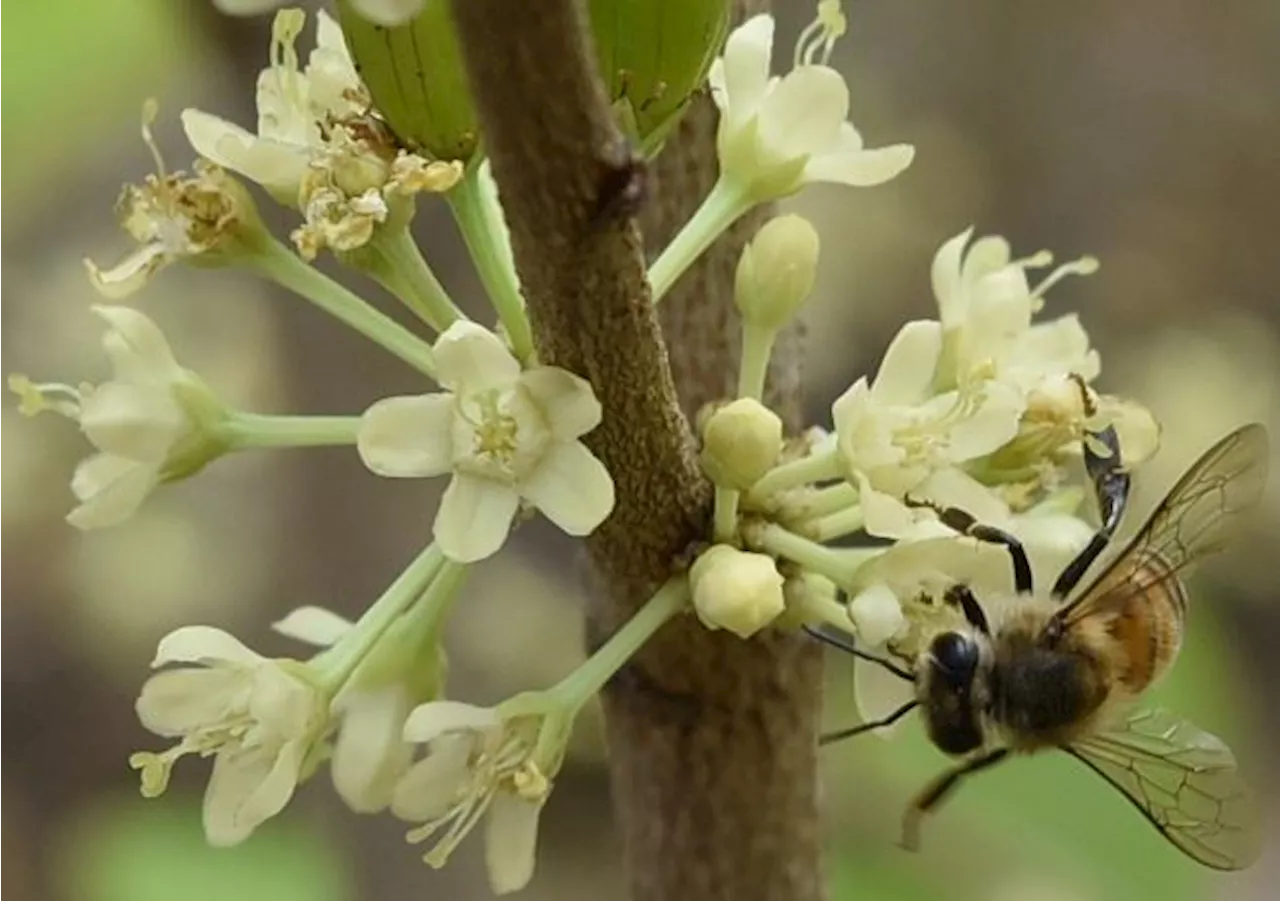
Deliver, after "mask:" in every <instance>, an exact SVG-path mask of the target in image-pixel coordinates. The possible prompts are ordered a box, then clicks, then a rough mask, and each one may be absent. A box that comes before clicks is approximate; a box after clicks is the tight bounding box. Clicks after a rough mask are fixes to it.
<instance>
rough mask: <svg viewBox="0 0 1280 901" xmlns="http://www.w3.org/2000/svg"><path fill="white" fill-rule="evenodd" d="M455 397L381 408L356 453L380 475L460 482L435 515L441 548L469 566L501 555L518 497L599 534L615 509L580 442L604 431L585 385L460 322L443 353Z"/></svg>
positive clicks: (605, 480)
mask: <svg viewBox="0 0 1280 901" xmlns="http://www.w3.org/2000/svg"><path fill="white" fill-rule="evenodd" d="M435 359H436V369H437V372H438V376H439V380H440V384H441V385H442V386H443V387H444V388H446V389H447V390H446V391H444V392H441V393H437V394H426V395H422V396H419V397H392V398H388V399H386V400H381V401H378V402H377V403H376V404H374V405H373V406H372V407H370V408H369V409H368V410H367V411H365V414H364V417H363V419H362V421H361V424H360V433H359V437H358V441H357V447H358V449H359V451H360V457H361V459H363V460H364V462H365V465H366V466H368V467H369V468H370V469H371V470H373V471H374V472H376V473H378V474H379V475H384V476H392V477H414V476H436V475H443V474H444V473H446V472H452V473H453V479H452V480H451V481H450V483H449V487H448V489H447V490H446V491H445V493H444V498H443V500H442V501H441V503H440V510H439V512H438V513H437V514H436V520H435V537H436V540H437V541H438V542H439V543H440V549H441V550H442V551H444V553H445V554H446V555H448V556H449V557H450V558H452V559H454V560H457V561H458V562H461V563H470V562H474V561H476V560H481V559H483V558H485V557H488V556H489V555H491V554H493V553H494V552H495V551H497V550H498V548H499V547H501V546H502V542H503V541H504V540H505V539H506V536H507V532H508V531H509V530H510V527H511V521H512V519H513V518H514V517H515V515H516V511H517V509H518V507H519V505H520V500H521V499H522V498H523V499H524V500H526V501H528V502H529V503H531V504H532V505H533V506H535V507H536V508H538V509H539V510H540V511H542V513H543V514H544V515H545V516H546V517H547V518H548V519H550V520H551V521H552V522H554V523H555V524H556V525H557V526H559V527H560V528H561V529H563V530H564V531H566V532H568V533H569V534H570V535H586V534H589V533H590V532H591V531H592V530H594V529H595V528H596V526H598V525H600V523H601V522H603V521H604V518H605V517H606V516H608V515H609V513H610V511H612V509H613V502H614V493H613V480H612V479H611V478H610V477H609V472H608V470H606V469H605V468H604V465H603V464H602V463H601V462H600V461H599V460H597V459H596V458H595V457H594V456H593V455H592V454H591V452H590V451H589V450H587V448H586V445H584V444H583V443H582V442H581V441H579V440H578V439H579V438H580V437H581V436H582V435H585V434H586V433H587V432H590V431H591V430H592V429H594V428H595V427H596V426H597V425H598V424H599V422H600V416H601V411H600V403H599V401H597V400H596V398H595V395H594V393H592V390H591V386H590V384H588V383H587V382H586V381H585V380H584V379H581V378H578V377H577V376H576V375H573V374H572V373H570V372H566V371H565V370H563V369H558V368H556V367H553V366H535V367H533V368H532V369H528V370H525V371H523V372H522V371H521V370H520V363H519V362H518V361H517V360H516V358H515V357H514V356H512V354H511V352H510V351H509V350H508V349H507V347H506V346H505V345H504V344H503V343H502V341H501V340H499V339H498V337H497V336H495V335H494V334H493V333H492V332H490V331H488V330H487V329H484V328H482V327H481V326H479V325H476V324H475V323H473V322H467V321H460V322H456V323H454V324H453V325H451V326H450V327H449V328H448V329H447V330H446V331H445V332H444V334H442V335H441V336H440V338H439V340H438V341H437V342H436V346H435Z"/></svg>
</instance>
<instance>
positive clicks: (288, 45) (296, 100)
mask: <svg viewBox="0 0 1280 901" xmlns="http://www.w3.org/2000/svg"><path fill="white" fill-rule="evenodd" d="M306 18H307V17H306V14H305V13H304V12H303V11H302V10H300V9H282V10H280V12H278V13H276V17H275V20H274V21H273V22H272V23H271V52H270V58H271V71H272V73H273V74H274V75H275V77H276V85H277V86H278V87H279V90H280V93H281V95H282V96H285V97H288V98H289V99H290V100H292V101H293V106H295V107H296V108H298V109H303V108H304V107H305V104H304V102H303V101H304V100H305V99H306V98H305V97H303V93H302V87H301V77H302V73H301V71H300V70H299V68H298V50H297V48H296V47H295V46H294V43H295V42H296V41H297V39H298V35H299V34H301V33H302V26H303V24H304V23H305V22H306Z"/></svg>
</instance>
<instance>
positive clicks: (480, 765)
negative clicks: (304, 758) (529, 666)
mask: <svg viewBox="0 0 1280 901" xmlns="http://www.w3.org/2000/svg"><path fill="white" fill-rule="evenodd" d="M515 700H518V698H517V699H513V701H515ZM508 703H510V702H508ZM571 725H572V715H566V716H563V717H562V716H558V715H547V716H539V715H536V714H531V715H527V716H506V715H504V714H503V712H502V709H501V708H498V709H494V708H487V707H473V706H471V705H470V704H462V703H458V702H456V701H438V702H436V703H432V704H424V705H423V706H421V707H419V708H418V709H417V710H415V711H414V712H413V713H412V715H410V717H409V721H408V722H407V723H406V724H405V728H404V737H405V738H406V739H407V740H408V741H413V742H423V743H426V744H427V745H428V752H427V755H426V756H425V757H424V758H423V759H422V760H420V761H418V762H417V763H415V764H414V765H413V767H412V768H411V769H410V770H409V772H408V773H407V774H405V777H404V778H403V779H402V780H401V781H400V783H399V784H398V785H397V786H396V790H395V796H394V798H393V800H392V804H391V810H392V812H393V813H394V814H395V815H396V816H398V817H400V818H401V819H403V820H408V821H410V822H419V823H422V825H421V826H419V827H417V828H415V829H414V830H412V831H411V832H410V833H409V836H408V837H409V841H411V842H424V841H432V840H434V841H433V844H432V846H431V849H430V850H429V851H428V852H427V854H426V856H425V858H424V859H425V860H426V862H427V863H428V864H430V865H431V866H434V867H439V866H443V865H444V863H445V861H446V860H447V859H448V857H449V855H450V854H451V853H452V852H453V849H454V848H456V847H457V846H458V843H459V842H461V841H462V839H463V838H464V837H465V836H466V834H467V833H468V832H469V831H470V830H471V828H472V827H473V826H475V825H476V824H477V823H478V822H479V820H480V817H481V816H485V815H486V814H487V821H486V826H485V833H486V835H485V860H486V863H487V865H488V870H489V881H490V884H491V886H492V888H493V890H494V891H495V892H497V893H499V894H502V893H505V892H512V891H516V890H517V889H520V888H523V887H524V885H525V884H526V883H527V882H528V881H529V879H530V877H531V876H532V875H533V866H534V851H535V849H536V845H537V838H538V817H539V815H540V814H541V812H542V806H543V804H544V803H546V800H547V796H548V795H549V794H550V793H551V787H552V780H553V779H554V778H555V776H556V774H557V773H558V772H559V769H560V764H561V763H562V762H563V759H564V753H565V746H566V742H567V741H568V737H569V730H570V727H571ZM442 829H443V830H444V834H443V835H438V834H439V833H440V831H441V830H442Z"/></svg>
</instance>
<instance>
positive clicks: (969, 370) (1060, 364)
mask: <svg viewBox="0 0 1280 901" xmlns="http://www.w3.org/2000/svg"><path fill="white" fill-rule="evenodd" d="M972 234H973V229H967V230H965V231H963V232H961V233H960V234H958V235H956V236H955V237H954V238H951V239H950V240H948V241H947V242H946V243H945V244H943V245H942V247H941V248H940V249H939V250H938V252H937V254H936V255H935V256H934V259H933V272H932V280H933V292H934V296H935V297H936V299H937V302H938V312H939V316H940V318H941V320H942V326H943V329H944V330H945V332H946V336H947V337H946V344H947V351H946V357H947V360H946V362H947V366H946V367H945V371H943V372H940V373H939V380H940V382H942V383H944V384H945V385H946V386H947V387H951V386H954V385H956V384H964V383H965V382H967V381H969V380H970V379H973V378H996V379H1000V380H1001V381H1004V382H1006V383H1008V384H1011V385H1014V386H1016V387H1018V388H1019V389H1021V390H1023V391H1024V392H1025V391H1030V390H1032V389H1034V388H1036V387H1038V386H1039V385H1040V384H1041V383H1042V382H1043V381H1044V380H1045V379H1046V378H1051V377H1057V378H1063V377H1066V376H1068V375H1075V376H1077V377H1079V378H1082V379H1084V380H1085V381H1086V382H1089V381H1092V380H1093V379H1094V378H1096V377H1097V375H1098V370H1099V368H1100V364H1099V361H1098V353H1097V351H1095V350H1093V349H1091V348H1090V347H1089V337H1088V335H1086V334H1085V331H1084V328H1083V327H1082V326H1081V325H1080V320H1079V318H1078V317H1076V316H1074V315H1067V316H1062V317H1060V318H1058V319H1055V320H1052V321H1050V322H1045V323H1036V324H1034V325H1033V324H1032V322H1031V319H1032V317H1033V315H1034V314H1035V313H1036V312H1038V311H1039V310H1040V308H1041V307H1042V306H1043V305H1044V295H1045V292H1047V291H1048V289H1049V288H1050V287H1051V286H1052V285H1054V284H1056V283H1057V282H1058V281H1060V280H1061V279H1063V278H1065V277H1066V276H1067V275H1088V274H1090V273H1092V272H1095V271H1097V268H1098V261H1097V260H1095V259H1094V258H1092V257H1082V258H1081V259H1079V260H1076V261H1074V262H1072V263H1068V264H1066V265H1064V266H1060V267H1058V268H1057V269H1055V270H1054V271H1053V272H1052V273H1051V274H1050V275H1049V276H1048V277H1047V278H1045V279H1044V280H1043V281H1042V282H1041V283H1040V284H1039V285H1037V286H1036V287H1035V288H1034V289H1032V288H1031V286H1030V285H1029V284H1028V283H1027V270H1028V269H1034V268H1040V267H1043V266H1046V265H1048V264H1049V263H1050V262H1052V260H1053V257H1052V255H1051V254H1049V253H1048V252H1047V251H1041V252H1040V253H1038V254H1035V255H1034V256H1031V257H1028V258H1026V259H1022V260H1015V259H1013V258H1012V254H1011V253H1010V249H1009V243H1008V242H1007V241H1006V240H1005V239H1004V238H1001V237H999V236H994V235H991V236H987V237H983V238H979V239H978V240H977V241H974V242H973V244H972V246H969V247H968V250H967V251H966V250H965V248H966V245H968V244H969V239H970V237H971V236H972Z"/></svg>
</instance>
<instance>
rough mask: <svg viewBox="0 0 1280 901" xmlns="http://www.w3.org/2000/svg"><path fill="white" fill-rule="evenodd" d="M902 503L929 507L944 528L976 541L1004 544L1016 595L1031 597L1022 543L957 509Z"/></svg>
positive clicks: (1028, 564) (907, 500)
mask: <svg viewBox="0 0 1280 901" xmlns="http://www.w3.org/2000/svg"><path fill="white" fill-rule="evenodd" d="M904 501H905V503H906V505H907V506H908V507H928V508H929V509H930V510H932V511H933V512H935V513H937V514H938V521H939V522H941V523H942V524H943V525H944V526H947V527H949V528H952V529H955V530H956V531H957V532H959V533H960V534H961V535H968V536H969V537H970V538H976V539H978V540H979V541H985V542H987V543H988V544H999V545H1003V546H1004V548H1005V549H1006V550H1008V551H1009V558H1010V559H1011V560H1012V561H1013V587H1014V590H1015V591H1017V592H1018V594H1031V592H1032V591H1033V590H1034V588H1035V581H1034V579H1033V578H1032V575H1031V562H1030V561H1029V560H1028V559H1027V552H1026V549H1025V548H1023V546H1022V542H1021V541H1019V540H1018V539H1017V538H1015V537H1014V536H1012V535H1010V534H1009V533H1008V532H1006V531H1004V530H1003V529H997V528H996V527H995V526H988V525H983V524H982V523H980V522H978V521H977V520H976V519H974V518H973V515H972V514H970V513H966V512H965V511H964V510H961V509H960V508H959V507H939V506H938V505H936V504H932V503H930V502H928V501H921V500H915V499H913V498H910V497H907V498H904Z"/></svg>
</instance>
